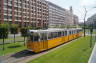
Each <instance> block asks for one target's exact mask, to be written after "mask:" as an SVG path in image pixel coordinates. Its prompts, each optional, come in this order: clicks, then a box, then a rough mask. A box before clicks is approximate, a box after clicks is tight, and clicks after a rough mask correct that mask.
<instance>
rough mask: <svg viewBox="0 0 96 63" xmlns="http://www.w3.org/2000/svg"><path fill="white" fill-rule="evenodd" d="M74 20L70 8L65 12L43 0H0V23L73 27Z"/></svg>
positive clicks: (42, 26)
mask: <svg viewBox="0 0 96 63" xmlns="http://www.w3.org/2000/svg"><path fill="white" fill-rule="evenodd" d="M75 18H76V17H75ZM75 18H74V14H73V9H72V7H70V10H67V9H64V8H61V7H59V6H58V5H56V4H53V3H51V2H49V1H45V0H0V23H9V24H19V26H20V27H21V26H28V25H31V26H33V27H41V28H48V26H62V25H74V24H75V23H77V22H76V21H78V20H77V19H75ZM74 21H75V22H74Z"/></svg>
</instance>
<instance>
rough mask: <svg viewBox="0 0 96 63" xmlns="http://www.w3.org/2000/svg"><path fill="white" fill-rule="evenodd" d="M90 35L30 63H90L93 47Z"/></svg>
mask: <svg viewBox="0 0 96 63" xmlns="http://www.w3.org/2000/svg"><path fill="white" fill-rule="evenodd" d="M89 44H90V37H89V36H87V37H85V38H84V37H82V38H79V39H78V40H75V41H72V42H70V43H68V44H66V45H64V46H62V47H60V48H58V49H56V50H55V51H51V52H49V53H47V54H45V55H43V56H41V57H39V58H37V59H35V60H32V61H30V62H28V63H88V59H89V57H90V55H91V52H92V49H93V48H90V45H89Z"/></svg>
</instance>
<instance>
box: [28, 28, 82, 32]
mask: <svg viewBox="0 0 96 63" xmlns="http://www.w3.org/2000/svg"><path fill="white" fill-rule="evenodd" d="M80 29H81V28H71V29H66V28H64V29H62V28H49V29H46V30H29V32H40V33H42V32H58V31H69V30H80Z"/></svg>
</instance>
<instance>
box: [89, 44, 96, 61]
mask: <svg viewBox="0 0 96 63" xmlns="http://www.w3.org/2000/svg"><path fill="white" fill-rule="evenodd" d="M88 63H96V44H95V46H94V49H93V51H92V54H91V56H90V59H89V61H88Z"/></svg>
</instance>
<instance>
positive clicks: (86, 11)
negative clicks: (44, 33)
mask: <svg viewBox="0 0 96 63" xmlns="http://www.w3.org/2000/svg"><path fill="white" fill-rule="evenodd" d="M94 8H96V7H93V8H92V9H94ZM84 9H85V15H84V37H85V36H86V30H85V26H86V23H85V21H86V17H87V13H88V10H87V9H86V7H84ZM92 9H91V10H92ZM89 11H90V10H89Z"/></svg>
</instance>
